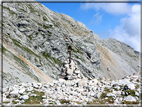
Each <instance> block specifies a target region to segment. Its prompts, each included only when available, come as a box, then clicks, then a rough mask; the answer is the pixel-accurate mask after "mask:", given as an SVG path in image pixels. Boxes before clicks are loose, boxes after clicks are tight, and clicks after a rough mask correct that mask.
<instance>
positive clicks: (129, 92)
mask: <svg viewBox="0 0 142 107" xmlns="http://www.w3.org/2000/svg"><path fill="white" fill-rule="evenodd" d="M135 91H136V90H126V91H125V95H124V96H127V94H126V93H128V95H131V96H133V97H135V96H136V95H135Z"/></svg>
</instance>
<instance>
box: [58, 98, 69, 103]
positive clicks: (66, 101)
mask: <svg viewBox="0 0 142 107" xmlns="http://www.w3.org/2000/svg"><path fill="white" fill-rule="evenodd" d="M59 101H60V103H61V104H64V103H66V104H69V102H70V101H69V100H64V99H61V100H59Z"/></svg>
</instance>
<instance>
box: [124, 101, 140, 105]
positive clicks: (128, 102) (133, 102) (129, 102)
mask: <svg viewBox="0 0 142 107" xmlns="http://www.w3.org/2000/svg"><path fill="white" fill-rule="evenodd" d="M123 104H139V101H136V102H135V101H132V102H131V101H123Z"/></svg>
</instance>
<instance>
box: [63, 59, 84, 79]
mask: <svg viewBox="0 0 142 107" xmlns="http://www.w3.org/2000/svg"><path fill="white" fill-rule="evenodd" d="M61 78H63V79H66V80H74V79H83V75H82V73H81V72H80V70H79V69H78V67H77V63H76V62H75V61H74V60H73V59H71V62H69V59H67V60H66V61H65V62H64V63H63V66H62V68H61Z"/></svg>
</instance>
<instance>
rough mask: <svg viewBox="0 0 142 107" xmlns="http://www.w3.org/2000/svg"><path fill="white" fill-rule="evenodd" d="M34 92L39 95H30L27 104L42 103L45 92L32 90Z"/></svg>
mask: <svg viewBox="0 0 142 107" xmlns="http://www.w3.org/2000/svg"><path fill="white" fill-rule="evenodd" d="M32 94H36V95H37V96H30V97H29V99H26V100H25V104H40V102H42V103H43V101H42V99H43V98H42V96H43V95H44V92H39V91H35V90H34V92H32Z"/></svg>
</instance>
